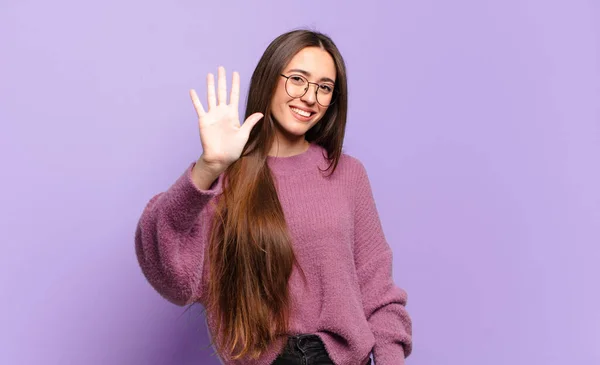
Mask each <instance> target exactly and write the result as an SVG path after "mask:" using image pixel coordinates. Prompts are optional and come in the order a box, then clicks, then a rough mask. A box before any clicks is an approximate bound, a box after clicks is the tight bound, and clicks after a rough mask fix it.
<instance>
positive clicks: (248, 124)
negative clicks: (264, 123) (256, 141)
mask: <svg viewBox="0 0 600 365" xmlns="http://www.w3.org/2000/svg"><path fill="white" fill-rule="evenodd" d="M262 117H264V115H263V114H262V113H254V114H252V115H251V116H249V117H248V118H247V119H246V121H245V122H244V124H242V126H241V127H240V130H241V131H243V132H244V134H245V135H248V136H249V135H250V131H251V130H252V128H254V126H255V125H256V123H258V121H259V120H261V119H262Z"/></svg>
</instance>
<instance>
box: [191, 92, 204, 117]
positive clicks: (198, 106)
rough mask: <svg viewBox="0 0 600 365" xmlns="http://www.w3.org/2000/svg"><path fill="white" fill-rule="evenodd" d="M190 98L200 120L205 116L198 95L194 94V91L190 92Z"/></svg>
mask: <svg viewBox="0 0 600 365" xmlns="http://www.w3.org/2000/svg"><path fill="white" fill-rule="evenodd" d="M190 98H191V99H192V104H194V109H196V114H198V118H201V117H203V116H204V114H206V112H205V111H204V108H203V107H202V103H201V102H200V99H198V94H196V90H194V89H191V90H190Z"/></svg>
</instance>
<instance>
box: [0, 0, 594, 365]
mask: <svg viewBox="0 0 600 365" xmlns="http://www.w3.org/2000/svg"><path fill="white" fill-rule="evenodd" d="M249 3H250V2H242V1H239V2H233V1H227V2H217V1H211V2H208V1H185V0H179V1H148V0H146V1H140V0H134V1H125V2H122V1H116V0H105V1H102V2H100V1H95V2H90V1H74V0H72V1H67V0H57V1H52V2H50V1H39V0H38V1H33V0H31V1H26V0H25V1H24V0H19V1H17V0H2V1H1V2H0V45H1V48H0V121H1V132H0V138H1V143H0V159H1V160H0V163H1V169H2V180H1V182H2V189H0V207H1V208H0V209H1V211H0V222H1V223H0V224H1V226H0V228H1V232H2V241H1V245H2V252H1V254H0V283H1V287H0V289H1V299H0V300H1V301H0V328H1V330H0V363H2V364H7V365H9V364H10V365H16V364H48V365H55V364H56V365H59V364H60V365H62V364H87V365H101V364H102V365H105V364H150V365H158V364H217V363H218V362H217V361H216V359H215V358H214V357H211V356H210V353H211V352H212V350H210V349H208V350H203V348H204V347H206V346H207V345H208V339H207V336H206V330H205V327H204V321H203V319H202V317H200V311H199V309H198V308H196V309H194V310H192V311H189V312H186V313H185V314H183V309H182V308H180V307H176V306H174V305H171V304H169V303H168V302H166V301H165V300H163V299H162V298H161V297H160V296H158V295H157V294H156V293H155V292H154V291H153V290H152V289H151V288H150V286H149V285H148V284H147V283H146V281H145V279H144V277H143V276H142V274H141V272H140V270H139V268H138V265H137V261H136V259H135V255H134V249H133V234H134V229H135V224H136V223H137V220H138V218H139V215H140V213H141V210H142V209H143V207H144V205H145V203H146V202H147V200H148V199H149V198H150V197H151V196H152V195H153V194H155V193H157V192H159V191H161V190H163V189H166V188H168V187H169V185H170V184H171V183H172V182H173V181H174V180H175V179H176V178H177V177H178V176H179V175H180V174H181V172H182V171H183V170H184V169H185V168H186V167H187V166H188V164H189V163H190V162H191V161H193V160H194V159H196V158H197V156H199V154H200V152H201V150H200V142H199V137H198V130H197V125H196V117H195V114H194V110H193V108H192V105H191V103H190V101H189V98H188V95H187V92H188V89H189V88H191V87H194V88H196V89H197V90H198V91H199V92H200V93H201V98H202V100H205V98H204V93H205V75H206V73H207V72H209V71H212V72H216V69H217V66H218V65H221V64H223V65H225V66H226V67H227V70H228V72H231V71H232V70H233V69H236V70H238V71H240V73H241V77H242V85H243V86H242V92H243V94H244V95H245V92H246V90H247V87H248V81H249V77H250V74H251V72H252V70H253V68H254V66H255V65H256V62H257V61H258V58H259V57H260V55H261V54H262V52H263V50H264V49H265V47H266V46H267V44H268V43H269V42H270V41H271V40H272V39H273V38H274V37H275V36H277V35H278V34H280V33H282V32H285V31H287V30H290V29H292V28H296V27H305V26H308V27H311V28H315V29H318V30H321V31H324V32H326V33H328V34H330V35H331V36H332V37H333V38H334V40H335V41H336V42H337V44H338V45H339V47H340V49H341V51H342V53H343V55H344V57H345V58H346V61H347V64H348V70H349V87H350V93H351V94H350V113H349V124H348V130H347V132H348V134H347V140H346V144H345V149H346V152H348V153H350V154H352V155H354V156H357V157H359V158H360V159H361V160H362V161H363V163H364V164H365V165H366V167H367V169H368V172H369V176H370V178H371V181H372V185H373V189H374V193H375V197H376V201H377V204H378V208H379V211H380V215H381V219H382V223H383V225H384V230H385V233H386V236H387V238H388V241H389V243H390V244H391V245H392V247H393V249H394V252H395V254H394V276H395V278H396V281H397V283H398V284H399V285H400V286H402V287H403V288H405V289H406V290H407V291H408V293H409V304H408V309H409V310H410V313H411V315H412V317H413V321H414V342H415V345H414V346H415V347H414V354H413V355H412V356H411V357H410V358H409V360H408V364H413V365H426V364H427V365H429V364H452V365H465V364H473V365H475V364H487V365H500V364H528V365H529V364H593V363H596V364H597V363H600V347H599V346H598V344H599V343H600V314H599V313H600V310H599V307H600V293H599V288H600V284H598V279H599V277H600V265H598V260H599V258H600V249H599V247H598V246H599V243H600V163H599V157H600V110H599V105H600V5H599V4H598V2H597V1H592V0H590V1H583V0H568V1H567V0H564V1H548V0H509V1H507V0H503V1H500V0H497V1H491V0H490V1H482V0H470V1H467V0H457V1H444V0H437V1H432V0H425V1H418V2H406V1H405V2H394V3H395V5H392V2H391V1H389V2H381V3H379V2H377V1H362V2H354V3H352V4H350V2H347V1H344V2H342V1H338V2H332V1H303V2H294V3H291V2H290V3H285V2H281V1H273V2H264V1H263V2H256V1H253V2H251V3H252V5H250V4H249ZM348 320H351V319H350V318H349V319H348Z"/></svg>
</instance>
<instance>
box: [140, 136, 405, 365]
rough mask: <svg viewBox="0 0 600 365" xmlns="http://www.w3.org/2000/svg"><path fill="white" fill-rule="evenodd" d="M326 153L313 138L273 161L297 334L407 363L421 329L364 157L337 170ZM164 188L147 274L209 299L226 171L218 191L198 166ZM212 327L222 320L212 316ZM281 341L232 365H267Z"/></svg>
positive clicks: (149, 238) (148, 247) (194, 297)
mask: <svg viewBox="0 0 600 365" xmlns="http://www.w3.org/2000/svg"><path fill="white" fill-rule="evenodd" d="M325 154H326V152H325V150H324V149H323V148H322V147H321V146H318V145H316V144H311V146H310V147H309V149H308V150H307V151H306V152H303V153H301V154H298V155H295V156H291V157H271V156H270V157H268V161H267V162H268V164H269V167H270V168H271V170H272V171H273V175H274V177H275V182H276V186H277V192H278V196H279V199H280V201H281V205H282V207H283V211H284V214H285V217H286V222H287V224H288V228H289V231H290V234H291V237H292V244H293V247H294V251H295V254H296V257H297V259H298V262H299V264H300V265H301V266H302V268H303V270H304V272H305V273H306V275H307V279H308V284H306V283H305V282H304V280H303V279H302V276H301V275H300V274H299V272H298V270H297V268H296V267H294V271H293V272H292V276H291V278H290V281H289V289H290V295H291V305H292V310H291V320H290V334H299V333H314V334H317V335H318V336H320V338H321V339H322V340H323V342H324V344H325V348H326V350H327V352H328V354H329V356H330V357H331V359H332V360H333V361H334V362H335V364H338V365H358V364H364V363H365V362H367V360H368V357H369V354H370V353H371V352H372V353H373V357H374V360H375V364H376V365H400V364H404V358H405V357H406V356H408V355H409V354H410V352H411V348H412V327H411V320H410V317H409V315H408V313H407V311H406V309H405V305H406V299H407V296H406V293H405V291H404V290H402V289H401V288H399V287H398V286H396V285H395V284H394V281H393V278H392V251H391V249H390V246H389V245H388V243H387V241H386V239H385V237H384V234H383V230H382V226H381V223H380V220H379V216H378V212H377V209H376V206H375V201H374V199H373V194H372V191H371V186H370V183H369V178H368V176H367V173H366V170H365V168H364V166H363V165H362V163H361V162H360V161H359V160H358V159H356V158H355V157H351V156H349V155H347V154H343V155H342V158H341V159H340V163H339V165H338V168H337V170H336V171H335V173H334V174H333V175H332V176H330V177H327V176H326V174H327V173H321V172H320V171H319V169H318V168H319V167H320V168H321V169H322V170H323V169H325V168H326V167H327V160H326V159H325V157H324V155H325ZM192 167H193V164H192V166H190V167H188V168H187V169H186V170H185V172H184V173H183V175H182V176H181V177H180V178H179V179H177V181H176V182H175V183H174V184H173V185H172V186H171V187H170V188H169V189H168V190H167V191H165V192H162V193H159V194H157V195H156V196H154V197H153V198H152V199H151V200H150V201H149V203H148V204H147V206H146V207H145V209H144V211H143V213H142V216H141V218H140V221H139V224H138V227H137V231H136V237H135V244H136V252H137V257H138V260H139V264H140V266H141V269H142V272H143V273H144V275H145V277H146V278H147V280H148V281H149V282H150V284H151V285H152V287H153V288H154V289H155V290H156V291H157V292H158V293H160V294H161V295H162V296H163V297H164V298H166V299H167V300H169V301H170V302H172V303H175V304H177V305H186V304H189V303H192V302H194V301H198V302H200V303H201V304H203V300H204V298H203V292H204V290H205V288H206V285H207V283H206V279H207V276H208V275H207V268H206V267H203V266H204V265H203V257H204V254H205V250H206V247H207V238H208V236H207V235H208V232H207V231H208V228H207V227H209V220H210V219H211V217H212V213H213V209H214V208H213V207H212V205H209V204H208V203H209V202H210V201H211V200H212V199H216V198H218V196H219V192H220V191H221V184H222V181H221V177H219V179H217V180H216V181H215V183H213V185H212V186H211V187H210V188H209V190H199V189H198V188H197V187H196V186H195V185H194V183H193V182H192V180H191V168H192ZM207 324H208V326H209V328H214V327H213V326H214V322H213V321H212V319H211V318H207ZM276 357H277V352H276V350H275V345H273V346H272V348H271V350H270V351H268V352H267V353H265V354H264V356H262V357H261V358H260V359H259V360H256V361H254V360H253V361H250V360H246V361H240V360H238V361H232V360H230V359H227V358H225V357H223V356H222V357H221V360H222V362H223V363H224V364H239V365H242V364H247V365H268V364H271V363H272V362H273V361H274V360H275V358H276Z"/></svg>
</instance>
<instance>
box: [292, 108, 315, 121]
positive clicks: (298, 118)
mask: <svg viewBox="0 0 600 365" xmlns="http://www.w3.org/2000/svg"><path fill="white" fill-rule="evenodd" d="M292 108H296V109H300V110H303V111H306V112H309V113H311V115H310V117H305V116H303V115H300V114H297V113H295V112H294V111H293V110H292ZM290 113H292V115H293V116H294V118H296V119H297V120H299V121H301V122H308V121H310V120H312V119H313V118H314V116H315V115H317V112H315V111H314V110H310V109H306V108H300V107H297V106H295V105H290Z"/></svg>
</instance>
